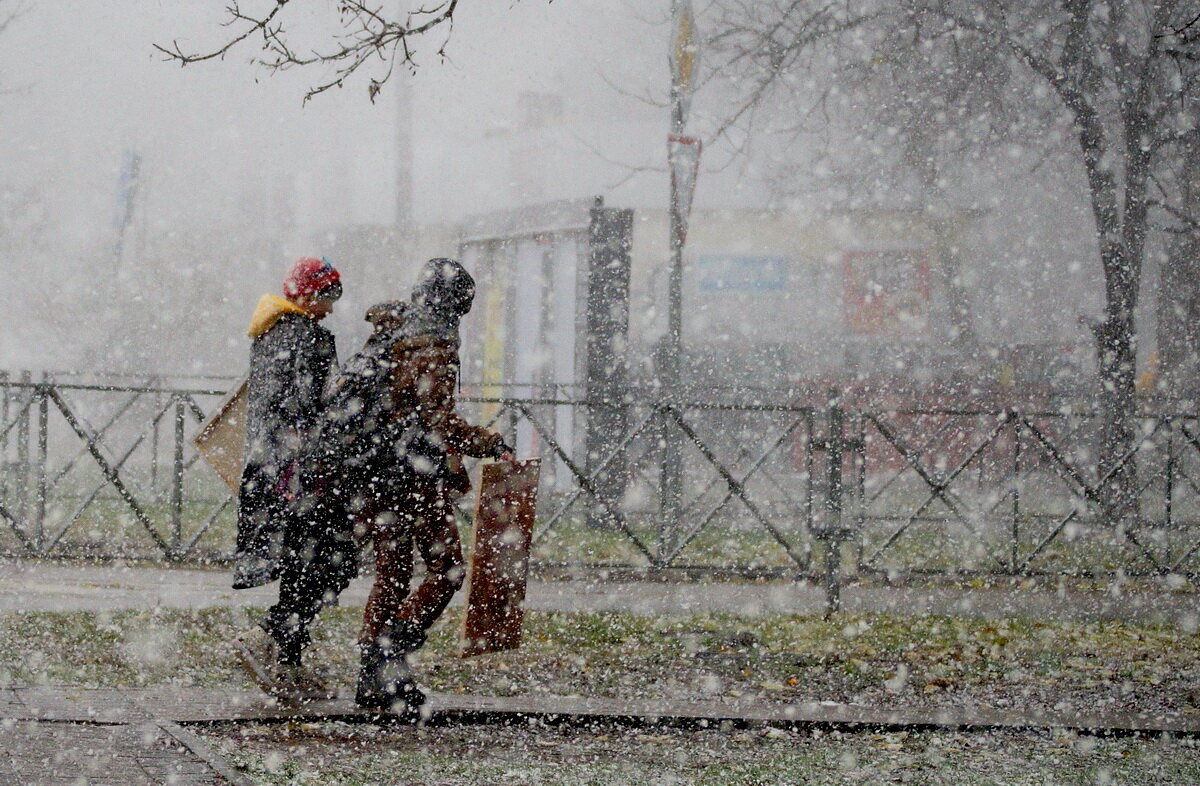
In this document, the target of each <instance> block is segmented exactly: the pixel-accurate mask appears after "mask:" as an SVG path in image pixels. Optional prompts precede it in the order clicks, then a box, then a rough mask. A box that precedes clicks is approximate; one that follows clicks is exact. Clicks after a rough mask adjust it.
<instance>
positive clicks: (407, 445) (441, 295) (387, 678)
mask: <svg viewBox="0 0 1200 786" xmlns="http://www.w3.org/2000/svg"><path fill="white" fill-rule="evenodd" d="M474 296H475V282H474V280H473V279H472V278H471V276H470V274H469V273H468V272H467V271H466V270H465V269H464V268H463V267H462V265H460V264H459V263H458V262H456V261H454V260H451V259H432V260H430V261H429V262H428V263H427V264H426V265H425V267H424V268H423V269H422V272H421V276H420V279H419V281H418V284H417V286H416V288H415V289H414V291H413V296H412V301H411V302H410V303H409V305H408V309H407V311H406V313H405V315H404V319H403V320H402V322H401V323H400V325H399V326H398V327H396V328H395V329H394V330H393V331H392V332H391V334H390V335H391V341H390V361H391V362H390V366H391V368H390V383H391V389H390V401H389V407H390V410H391V417H392V422H393V424H394V427H395V428H396V430H397V431H398V432H399V436H398V437H396V438H395V439H394V441H392V443H391V447H392V456H391V474H390V475H389V476H388V477H389V480H388V482H386V483H382V484H380V485H379V486H378V487H377V488H376V489H375V493H374V494H373V495H369V496H368V497H367V499H368V502H369V507H368V508H367V509H365V510H364V511H363V512H362V514H361V515H360V521H362V522H363V523H364V525H365V526H366V528H367V529H368V535H369V537H370V538H371V540H372V543H373V548H374V553H375V582H374V585H373V586H372V588H371V593H370V596H369V597H368V599H367V605H366V608H365V610H364V613H363V627H362V631H361V633H360V636H359V651H360V668H359V679H358V687H357V691H356V694H355V701H356V702H357V703H358V704H359V705H361V706H364V707H373V708H381V709H390V710H392V711H394V712H399V713H406V712H412V711H415V710H416V709H417V708H419V706H420V705H421V704H422V703H423V701H424V695H423V694H422V693H421V691H420V690H419V689H418V688H417V687H416V685H415V683H414V681H413V679H412V674H411V670H410V668H409V666H408V661H407V656H408V655H409V654H410V653H412V652H414V651H415V650H417V649H418V648H420V647H421V646H422V645H423V644H424V642H425V632H426V630H428V628H429V627H430V626H431V625H432V624H433V623H434V622H435V621H436V620H437V619H438V617H439V616H440V615H441V614H442V612H443V611H445V609H446V606H447V605H448V604H449V603H450V599H451V598H452V597H453V596H454V593H455V592H457V591H458V589H459V587H461V586H462V583H463V578H464V566H463V556H462V545H461V543H460V540H459V535H458V528H457V525H456V524H455V521H454V509H453V505H452V494H454V493H455V492H459V493H461V491H463V490H464V489H463V485H462V484H463V479H464V476H463V475H461V474H459V473H457V472H455V470H454V468H453V467H454V462H453V460H452V458H453V456H454V455H455V454H462V455H467V456H475V457H479V458H485V457H491V458H501V457H507V458H510V459H511V457H512V451H511V449H510V448H509V447H508V446H507V445H506V444H505V443H504V440H503V439H502V437H501V436H500V435H499V434H496V433H493V432H491V431H488V430H487V429H484V428H482V427H479V426H472V425H470V424H468V423H467V422H466V421H464V420H463V419H462V418H461V417H460V416H459V415H458V414H457V413H456V412H455V395H454V391H455V385H456V382H457V376H458V346H459V338H458V326H459V320H460V319H461V318H462V316H463V315H464V314H466V313H467V312H468V311H469V310H470V308H471V303H472V301H473V299H474ZM414 546H415V548H416V551H417V552H419V553H420V555H421V558H422V560H423V562H424V563H425V577H424V579H423V581H422V582H421V584H420V586H419V587H418V588H417V589H416V591H415V592H413V593H412V594H410V593H409V582H410V580H411V577H412V570H413V549H414Z"/></svg>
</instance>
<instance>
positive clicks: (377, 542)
mask: <svg viewBox="0 0 1200 786" xmlns="http://www.w3.org/2000/svg"><path fill="white" fill-rule="evenodd" d="M400 507H401V506H400V504H399V499H397V498H391V497H389V498H388V499H385V500H376V501H374V502H373V504H368V505H367V506H365V508H364V509H363V511H362V513H361V514H360V516H361V523H362V526H363V527H364V529H365V531H366V532H368V533H370V535H371V539H372V544H373V547H374V551H375V583H374V584H372V585H371V594H370V595H368V596H367V605H366V608H365V609H363V627H362V632H361V633H360V634H359V637H358V640H359V641H360V642H363V643H366V642H370V641H375V640H377V639H378V638H379V637H380V635H382V634H386V633H388V632H389V631H390V630H391V627H392V625H394V624H395V622H396V621H397V620H398V619H399V617H398V613H399V611H400V607H401V604H402V603H403V602H404V599H405V598H407V597H408V589H409V583H410V581H411V580H412V571H413V546H412V520H411V517H409V516H406V515H404V514H403V513H401V512H400V511H399V510H397V508H400Z"/></svg>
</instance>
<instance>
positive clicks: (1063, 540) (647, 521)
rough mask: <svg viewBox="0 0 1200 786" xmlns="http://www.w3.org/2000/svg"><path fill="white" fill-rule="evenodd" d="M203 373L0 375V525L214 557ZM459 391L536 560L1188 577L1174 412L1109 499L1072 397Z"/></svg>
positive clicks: (1183, 442) (57, 542) (55, 546)
mask: <svg viewBox="0 0 1200 786" xmlns="http://www.w3.org/2000/svg"><path fill="white" fill-rule="evenodd" d="M224 387H225V385H223V384H215V383H213V384H209V385H208V386H203V385H195V386H190V387H188V386H181V385H168V384H164V383H162V382H161V381H155V380H145V381H144V384H129V383H127V382H126V383H122V384H93V383H83V382H80V381H78V380H62V379H58V378H55V377H52V376H45V377H38V378H33V377H31V376H30V375H17V376H12V375H3V374H0V391H2V392H3V397H2V399H0V426H2V428H3V431H2V432H0V458H2V460H3V465H2V467H0V518H3V519H4V522H3V527H4V534H3V536H2V537H0V547H3V548H6V549H7V550H9V551H10V552H19V553H24V554H32V555H40V556H51V555H84V556H87V555H95V556H127V557H142V558H150V559H165V560H173V561H174V560H183V559H190V560H204V559H221V558H223V557H224V556H225V555H227V554H228V552H229V551H230V550H231V548H232V543H233V535H232V533H233V519H234V509H235V505H234V504H233V500H232V499H231V497H230V495H229V493H228V489H227V488H226V487H225V486H224V485H223V484H222V483H221V482H220V481H219V480H218V479H217V477H216V476H215V474H213V473H212V472H211V470H209V469H208V467H207V466H206V465H204V463H203V462H202V461H199V460H198V456H197V454H196V452H195V451H194V449H193V448H192V446H191V438H192V436H193V434H194V433H195V431H196V429H197V428H198V426H199V424H200V423H201V422H202V421H203V419H204V415H205V413H206V412H207V411H208V410H209V409H210V408H211V407H212V406H213V405H214V404H215V403H216V402H217V401H218V400H219V398H220V396H222V395H223V393H224V390H223V388H224ZM462 402H463V406H464V408H466V409H470V410H473V411H472V412H471V413H470V414H471V416H472V417H473V418H475V419H477V420H480V421H482V422H489V423H492V424H494V426H495V427H496V428H498V429H499V430H502V431H504V432H505V433H506V434H507V435H508V438H509V439H510V440H515V441H516V444H517V445H518V447H519V448H520V449H521V451H522V452H523V453H532V454H536V455H541V456H542V457H543V460H544V467H543V473H542V488H541V496H540V504H539V517H538V523H537V527H536V530H535V539H534V553H533V557H534V560H535V562H536V563H539V564H540V565H541V566H543V567H544V568H547V569H551V568H554V567H564V568H566V567H572V568H581V567H586V568H591V569H601V570H632V571H643V572H644V571H651V572H653V571H671V570H680V571H688V570H702V571H708V572H734V573H742V574H752V575H782V576H792V577H807V578H812V579H817V580H821V581H823V582H824V583H825V585H826V586H827V588H828V589H829V592H830V597H831V603H833V604H835V605H836V599H837V591H838V588H839V587H840V586H841V583H842V581H843V580H844V578H845V577H846V576H851V575H855V574H881V575H887V576H897V575H912V574H918V575H931V576H932V575H950V574H953V575H960V576H961V575H963V574H967V575H978V574H993V575H994V574H1001V575H1073V576H1114V575H1128V576H1139V575H1141V576H1149V575H1157V576H1168V577H1170V580H1171V581H1178V582H1185V583H1186V582H1194V580H1195V579H1196V576H1197V561H1198V559H1200V557H1198V556H1197V555H1198V552H1200V526H1198V525H1200V441H1198V437H1200V427H1198V424H1197V423H1196V419H1195V417H1193V416H1191V415H1183V414H1166V413H1156V414H1146V415H1144V416H1143V417H1141V418H1140V419H1139V432H1138V433H1139V436H1138V439H1137V441H1136V444H1135V445H1133V446H1132V447H1131V449H1130V451H1129V452H1128V454H1127V455H1126V456H1124V457H1123V458H1122V459H1121V461H1120V462H1119V464H1118V465H1117V466H1114V467H1112V468H1111V469H1110V470H1109V471H1108V473H1107V474H1108V476H1110V477H1111V476H1112V475H1114V474H1115V473H1118V472H1125V473H1129V474H1130V475H1131V476H1132V477H1133V478H1134V479H1135V482H1134V484H1133V485H1134V488H1133V490H1132V492H1131V493H1129V494H1127V495H1125V496H1124V497H1122V498H1121V499H1119V500H1114V499H1113V498H1112V496H1111V495H1106V494H1105V493H1103V491H1102V489H1103V487H1104V486H1105V483H1106V480H1107V479H1108V478H1106V477H1105V476H1102V475H1101V474H1100V473H1099V471H1098V470H1097V469H1096V465H1097V462H1096V457H1097V455H1098V452H1097V446H1098V445H1099V436H1098V434H1097V428H1098V424H1097V418H1096V417H1094V416H1093V415H1092V414H1091V413H1089V412H1086V411H1079V412H1074V411H1070V410H1068V409H1063V410H1053V411H1050V410H1047V411H1019V410H1014V409H1008V410H999V411H987V410H970V409H961V410H956V409H949V408H947V409H913V410H887V411H882V410H870V409H859V408H847V407H843V406H840V405H839V404H838V403H837V402H836V400H834V401H831V402H830V403H828V404H826V405H823V406H799V405H791V404H786V403H764V402H761V401H723V402H718V401H670V400H664V399H657V400H649V399H647V400H641V401H632V402H629V403H622V404H620V405H612V404H607V403H597V402H585V401H579V400H575V399H571V398H554V397H543V398H538V397H532V396H526V397H521V398H484V397H478V396H464V397H463V398H462ZM601 410H605V413H604V414H605V415H606V416H607V417H598V413H600V411H601ZM613 410H619V414H620V418H619V419H618V421H616V422H620V423H622V424H623V427H622V428H621V430H620V432H619V433H613V434H609V435H608V439H607V447H606V448H605V450H603V451H599V452H597V451H596V450H595V446H596V444H597V443H596V441H595V440H592V441H591V442H589V441H588V440H587V439H586V433H587V429H588V426H589V422H591V423H595V422H600V421H603V422H605V423H608V424H611V423H613V422H614V420H613V419H612V417H611V415H612V411H613ZM671 440H676V441H677V442H678V441H682V443H683V445H684V448H685V452H684V456H683V466H682V471H681V472H678V471H672V472H667V471H665V469H664V465H665V463H666V459H665V456H666V455H667V446H668V445H669V444H670V443H671ZM585 445H591V446H592V449H593V453H592V455H587V453H586V451H585V449H584V446H585ZM460 504H461V508H462V510H463V511H464V512H465V511H469V510H470V509H471V500H470V499H469V498H467V499H464V500H462V501H461V503H460ZM464 518H465V516H464Z"/></svg>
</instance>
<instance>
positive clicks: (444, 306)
mask: <svg viewBox="0 0 1200 786" xmlns="http://www.w3.org/2000/svg"><path fill="white" fill-rule="evenodd" d="M474 299H475V279H474V278H472V277H471V274H470V273H468V272H467V270H466V268H464V267H463V266H462V265H461V264H459V263H458V262H457V261H456V260H453V259H444V258H437V259H431V260H429V261H428V262H426V263H425V267H424V268H422V270H421V274H420V277H419V278H418V280H417V285H416V287H415V288H414V289H413V293H412V305H411V307H410V308H409V310H408V313H407V314H406V319H405V322H404V325H403V326H402V328H401V330H400V333H401V335H402V336H404V337H411V336H419V335H433V336H436V337H437V338H439V339H441V340H442V341H446V342H450V343H452V344H453V345H454V346H455V347H457V346H458V324H459V321H460V320H461V319H462V317H463V315H465V314H466V313H467V312H468V311H470V310H471V303H472V301H473V300H474Z"/></svg>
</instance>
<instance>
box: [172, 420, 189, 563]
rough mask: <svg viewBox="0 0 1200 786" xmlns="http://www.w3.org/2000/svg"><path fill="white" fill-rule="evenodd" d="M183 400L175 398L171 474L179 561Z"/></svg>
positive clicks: (175, 552) (174, 536) (174, 556)
mask: <svg viewBox="0 0 1200 786" xmlns="http://www.w3.org/2000/svg"><path fill="white" fill-rule="evenodd" d="M184 415H185V412H184V407H183V399H182V398H180V397H178V396H176V397H175V462H174V465H173V467H172V472H171V552H172V553H171V556H170V557H169V558H170V559H179V558H180V557H181V556H182V555H181V554H180V553H179V547H180V546H181V545H182V544H183V439H184V434H183V431H184V424H185V419H184Z"/></svg>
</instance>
